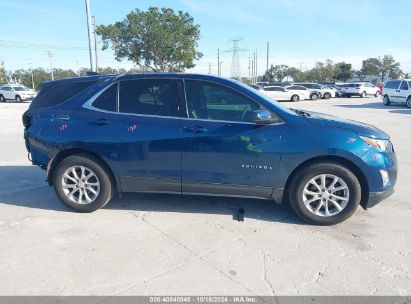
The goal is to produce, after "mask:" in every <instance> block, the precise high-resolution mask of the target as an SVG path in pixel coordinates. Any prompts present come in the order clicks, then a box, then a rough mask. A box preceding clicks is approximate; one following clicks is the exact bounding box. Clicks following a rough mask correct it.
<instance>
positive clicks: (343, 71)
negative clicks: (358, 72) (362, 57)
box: [334, 62, 354, 82]
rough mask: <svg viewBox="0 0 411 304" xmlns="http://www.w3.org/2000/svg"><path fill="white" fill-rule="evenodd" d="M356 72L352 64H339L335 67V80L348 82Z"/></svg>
mask: <svg viewBox="0 0 411 304" xmlns="http://www.w3.org/2000/svg"><path fill="white" fill-rule="evenodd" d="M353 75H354V72H353V70H352V65H351V63H345V62H338V63H336V64H335V66H334V79H335V80H338V81H343V82H345V81H347V80H348V79H350V78H352V77H353Z"/></svg>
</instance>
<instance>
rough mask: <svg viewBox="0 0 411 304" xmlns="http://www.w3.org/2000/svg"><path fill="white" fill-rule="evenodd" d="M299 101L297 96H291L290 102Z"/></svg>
mask: <svg viewBox="0 0 411 304" xmlns="http://www.w3.org/2000/svg"><path fill="white" fill-rule="evenodd" d="M299 100H300V96H298V95H297V94H295V95H293V96H291V101H292V102H298V101H299Z"/></svg>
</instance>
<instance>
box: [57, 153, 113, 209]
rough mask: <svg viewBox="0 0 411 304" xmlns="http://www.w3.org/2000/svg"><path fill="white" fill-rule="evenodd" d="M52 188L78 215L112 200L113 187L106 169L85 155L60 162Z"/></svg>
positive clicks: (69, 157)
mask: <svg viewBox="0 0 411 304" xmlns="http://www.w3.org/2000/svg"><path fill="white" fill-rule="evenodd" d="M53 186H54V190H55V192H56V194H57V196H58V197H59V199H60V200H61V201H62V202H63V203H64V204H66V205H67V206H69V207H70V208H72V209H74V210H76V211H79V212H93V211H96V210H97V209H100V208H102V207H104V206H105V205H106V204H107V203H108V202H109V201H110V200H111V198H112V196H113V185H112V182H111V179H110V176H109V173H108V171H107V169H105V166H104V165H102V164H100V162H99V161H98V160H96V159H94V158H92V157H88V156H85V155H84V156H83V155H72V156H68V157H67V158H65V159H63V160H62V161H61V162H60V163H59V164H58V166H57V168H56V170H55V172H54V175H53Z"/></svg>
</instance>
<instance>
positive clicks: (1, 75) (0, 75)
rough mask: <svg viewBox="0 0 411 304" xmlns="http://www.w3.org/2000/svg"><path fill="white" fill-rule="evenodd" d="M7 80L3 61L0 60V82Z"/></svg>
mask: <svg viewBox="0 0 411 304" xmlns="http://www.w3.org/2000/svg"><path fill="white" fill-rule="evenodd" d="M7 80H8V77H7V71H6V68H5V67H4V62H3V61H0V84H2V83H6V82H7Z"/></svg>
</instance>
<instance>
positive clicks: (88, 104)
mask: <svg viewBox="0 0 411 304" xmlns="http://www.w3.org/2000/svg"><path fill="white" fill-rule="evenodd" d="M116 79H117V80H116V82H114V83H110V84H108V85H106V86H104V87H103V88H102V89H101V90H100V91H98V92H97V93H96V94H94V95H93V96H91V97H90V98H89V99H88V100H87V101H86V102H85V103H84V104H83V105H82V107H83V108H85V109H88V110H91V111H96V112H102V113H111V114H119V115H132V116H137V117H152V118H163V119H164V118H171V119H182V120H190V121H193V120H195V121H208V122H220V123H228V124H248V125H258V124H256V123H254V122H242V121H230V120H211V119H197V118H190V117H189V115H188V105H187V95H186V87H185V80H193V81H202V82H209V83H212V84H216V85H221V86H224V87H227V88H229V89H231V90H234V91H236V92H238V93H239V94H241V95H243V96H245V97H246V98H248V99H250V100H252V101H253V102H255V103H257V104H258V105H259V106H261V107H263V108H264V109H265V110H267V111H269V112H270V113H271V114H274V115H275V116H277V117H278V118H280V119H281V120H282V121H280V122H276V123H272V124H267V126H272V125H283V124H285V121H284V119H283V118H282V117H281V116H280V115H278V114H277V113H273V111H271V110H270V109H267V108H266V107H265V106H264V105H262V104H261V103H259V102H258V101H256V100H254V99H253V98H251V97H249V96H247V95H246V94H244V93H242V92H240V91H239V90H237V89H235V88H231V87H229V86H227V85H225V84H220V83H217V82H215V81H210V80H203V79H190V78H184V77H182V78H180V77H169V78H161V79H169V80H179V79H180V80H182V81H183V85H184V99H185V104H186V112H187V113H186V115H187V117H178V116H162V115H150V114H137V113H121V112H120V111H119V106H120V81H129V80H139V79H156V78H155V77H142V78H135V79H124V80H121V79H119V77H116ZM112 85H116V86H117V98H116V99H117V100H116V105H117V111H116V112H113V111H107V110H103V109H100V108H96V107H94V106H93V102H94V101H95V100H96V99H97V98H98V97H99V96H100V95H101V94H103V93H104V92H105V91H106V90H107V89H109V88H110V87H111V86H112Z"/></svg>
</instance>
